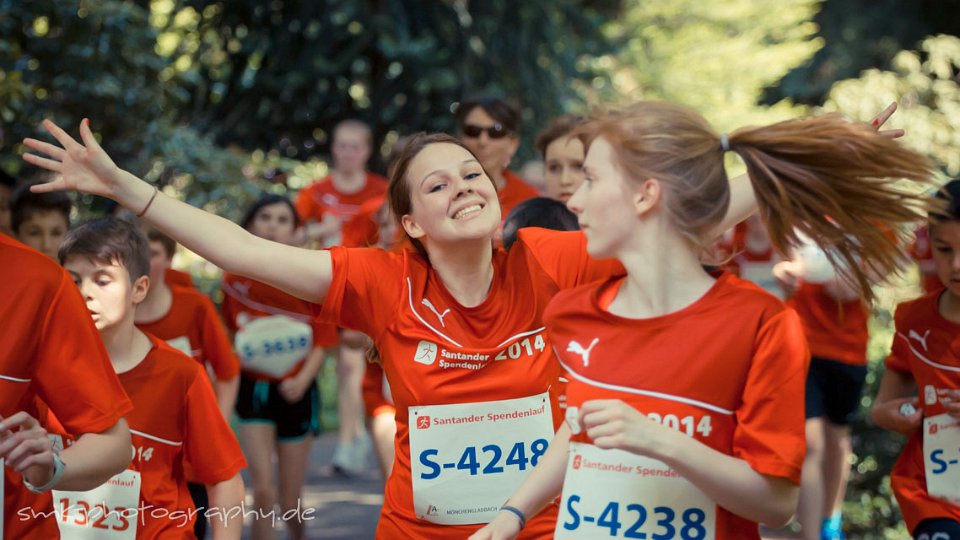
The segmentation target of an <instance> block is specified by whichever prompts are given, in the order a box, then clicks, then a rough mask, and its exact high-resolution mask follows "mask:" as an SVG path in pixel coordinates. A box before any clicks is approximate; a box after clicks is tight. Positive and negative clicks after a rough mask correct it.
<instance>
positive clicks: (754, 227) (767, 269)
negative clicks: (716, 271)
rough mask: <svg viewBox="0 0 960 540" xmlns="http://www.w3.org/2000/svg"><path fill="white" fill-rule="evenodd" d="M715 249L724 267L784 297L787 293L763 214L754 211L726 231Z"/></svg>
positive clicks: (773, 293)
mask: <svg viewBox="0 0 960 540" xmlns="http://www.w3.org/2000/svg"><path fill="white" fill-rule="evenodd" d="M714 252H715V253H716V256H715V259H716V260H717V261H718V262H719V263H720V267H721V268H722V269H723V270H724V271H726V272H730V273H731V274H733V275H735V276H737V277H739V278H741V279H745V280H747V281H750V282H752V283H755V284H757V285H759V286H760V287H761V288H762V289H763V290H765V291H767V292H768V293H770V294H772V295H774V296H776V297H777V298H780V299H781V300H783V299H785V298H786V297H787V294H786V291H784V289H783V284H782V283H781V282H780V280H779V279H778V278H777V276H776V275H774V271H773V269H774V267H775V266H776V265H777V263H779V262H780V261H781V257H780V256H779V255H777V252H776V251H775V250H774V249H773V243H772V242H771V241H770V235H769V234H768V233H767V229H766V227H764V225H763V221H762V220H761V218H760V216H758V215H756V214H754V215H752V216H750V217H749V218H747V220H746V221H744V222H742V223H738V224H737V226H736V227H734V228H733V229H730V230H729V231H726V232H725V233H724V234H723V236H722V237H721V238H720V239H719V240H718V241H717V244H716V246H715V247H714Z"/></svg>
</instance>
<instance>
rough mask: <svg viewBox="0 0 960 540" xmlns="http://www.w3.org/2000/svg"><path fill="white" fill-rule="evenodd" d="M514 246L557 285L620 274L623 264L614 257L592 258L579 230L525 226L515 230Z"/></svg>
mask: <svg viewBox="0 0 960 540" xmlns="http://www.w3.org/2000/svg"><path fill="white" fill-rule="evenodd" d="M517 243H518V244H520V246H515V247H514V249H516V248H517V247H520V248H521V249H524V250H526V252H527V253H528V256H529V257H531V258H532V259H533V260H534V262H535V263H536V265H537V266H539V267H540V268H541V269H542V270H543V271H544V272H545V273H546V274H547V275H548V276H550V278H551V279H553V281H554V283H556V285H557V286H558V287H559V288H560V289H569V288H572V287H576V286H578V285H583V284H585V283H590V282H592V281H597V280H601V279H605V278H608V277H611V276H615V275H619V274H623V273H624V272H625V270H624V268H623V265H622V264H620V262H619V261H617V260H615V259H594V258H592V257H590V256H589V255H587V239H586V237H585V236H584V235H583V233H582V232H581V231H564V232H558V231H551V230H548V229H541V228H538V227H527V228H524V229H521V230H520V231H519V232H518V233H517Z"/></svg>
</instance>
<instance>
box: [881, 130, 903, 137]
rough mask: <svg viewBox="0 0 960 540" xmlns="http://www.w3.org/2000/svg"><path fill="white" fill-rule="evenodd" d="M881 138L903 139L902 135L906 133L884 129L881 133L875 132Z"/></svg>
mask: <svg viewBox="0 0 960 540" xmlns="http://www.w3.org/2000/svg"><path fill="white" fill-rule="evenodd" d="M877 133H878V134H879V135H880V136H881V137H889V138H891V139H899V138H900V137H903V134H904V133H906V132H905V131H904V130H902V129H885V130H883V131H878V132H877Z"/></svg>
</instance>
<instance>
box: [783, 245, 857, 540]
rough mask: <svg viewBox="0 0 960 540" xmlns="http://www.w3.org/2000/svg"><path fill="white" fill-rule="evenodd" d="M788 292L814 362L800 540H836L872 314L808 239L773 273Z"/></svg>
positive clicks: (808, 391) (808, 395)
mask: <svg viewBox="0 0 960 540" xmlns="http://www.w3.org/2000/svg"><path fill="white" fill-rule="evenodd" d="M774 272H775V274H776V275H777V277H778V279H779V281H780V283H781V284H782V285H783V287H784V289H785V290H787V291H789V292H790V295H789V298H788V299H787V305H789V306H790V307H792V308H793V309H795V310H796V311H797V314H798V315H799V316H800V320H801V321H802V322H803V330H804V334H805V335H806V337H807V343H808V344H809V346H810V353H811V355H812V356H813V358H812V359H811V361H810V371H809V373H808V375H807V383H806V393H805V397H804V404H805V415H806V419H807V421H806V441H807V455H806V458H805V459H804V463H803V482H802V484H801V486H800V506H799V508H798V510H797V520H798V521H799V522H800V526H801V528H802V529H803V537H804V539H805V540H840V539H842V538H843V537H844V536H843V527H842V525H843V520H842V513H841V511H842V509H843V499H844V497H845V495H846V491H847V489H846V488H847V479H848V477H849V475H850V455H851V454H852V452H853V449H852V446H851V441H850V424H851V422H852V421H853V420H854V418H855V416H856V413H857V411H858V409H859V408H860V396H861V394H862V393H863V387H864V384H865V381H866V376H867V341H868V340H869V335H868V333H867V321H868V319H869V316H870V314H869V311H868V308H867V305H866V304H865V303H864V301H863V299H862V298H861V296H860V292H859V290H858V289H857V288H856V287H855V286H854V285H852V284H850V282H849V281H848V280H846V279H844V278H843V277H842V276H840V275H838V274H837V272H835V271H834V269H833V267H832V266H831V265H830V262H829V261H828V259H827V257H826V255H825V254H824V252H823V251H822V250H821V249H820V248H819V247H817V246H816V245H815V244H814V243H813V242H812V241H806V242H804V243H803V244H802V245H801V246H799V248H798V249H796V250H795V251H794V257H793V259H792V260H789V261H783V262H781V263H778V264H777V266H776V268H775V270H774Z"/></svg>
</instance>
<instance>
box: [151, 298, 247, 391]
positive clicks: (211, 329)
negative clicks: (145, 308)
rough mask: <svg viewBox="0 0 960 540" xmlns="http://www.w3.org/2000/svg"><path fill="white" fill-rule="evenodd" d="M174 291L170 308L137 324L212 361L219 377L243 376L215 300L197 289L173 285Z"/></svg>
mask: <svg viewBox="0 0 960 540" xmlns="http://www.w3.org/2000/svg"><path fill="white" fill-rule="evenodd" d="M170 291H171V293H172V294H173V301H172V303H171V305H170V311H168V312H167V314H166V315H164V316H163V317H161V318H159V319H157V320H155V321H153V322H149V323H137V326H138V327H140V329H141V330H143V331H144V332H148V333H150V334H153V335H154V336H157V337H158V338H160V339H162V340H164V341H166V342H167V343H168V344H169V345H171V346H172V347H173V348H175V349H177V350H179V351H181V352H183V353H184V354H187V355H189V356H191V357H193V359H194V360H196V361H197V362H199V363H200V364H201V365H207V364H209V365H210V367H211V368H213V372H214V373H215V374H216V376H217V379H220V380H222V381H228V380H230V379H233V378H234V377H236V376H237V375H239V374H240V360H239V359H238V358H237V355H236V354H234V353H233V347H232V346H231V344H230V338H228V337H227V332H226V330H224V328H223V323H222V322H221V321H220V316H219V315H218V314H217V309H216V308H215V307H213V302H211V301H210V299H209V298H207V297H206V296H204V295H203V293H201V292H200V291H198V290H196V289H192V288H190V289H187V288H183V287H177V286H173V287H170Z"/></svg>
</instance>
